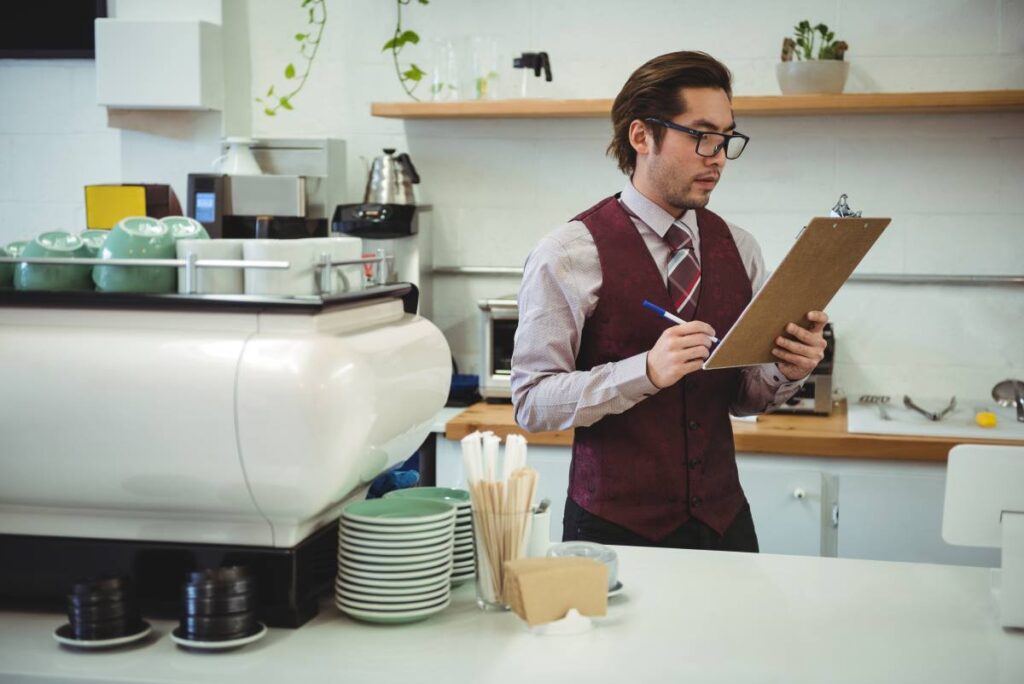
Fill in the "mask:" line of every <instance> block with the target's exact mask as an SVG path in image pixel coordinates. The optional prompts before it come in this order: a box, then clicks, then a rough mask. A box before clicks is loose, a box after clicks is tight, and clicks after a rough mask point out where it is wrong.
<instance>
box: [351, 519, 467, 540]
mask: <svg viewBox="0 0 1024 684" xmlns="http://www.w3.org/2000/svg"><path fill="white" fill-rule="evenodd" d="M450 525H451V523H448V522H447V521H442V522H441V524H440V525H438V524H431V525H430V526H429V527H427V528H426V529H424V530H417V531H413V532H408V531H406V529H405V528H402V527H397V528H396V527H386V528H381V527H373V526H369V525H359V524H358V523H352V522H351V521H346V520H342V521H341V527H340V529H339V532H338V539H352V540H358V541H389V542H399V541H419V540H423V539H427V540H429V539H433V538H435V537H446V536H448V535H449V534H451V535H452V536H453V537H455V538H461V537H459V533H458V532H454V533H452V531H451V529H452V528H451V526H450ZM399 530H400V531H399ZM470 538H472V536H470Z"/></svg>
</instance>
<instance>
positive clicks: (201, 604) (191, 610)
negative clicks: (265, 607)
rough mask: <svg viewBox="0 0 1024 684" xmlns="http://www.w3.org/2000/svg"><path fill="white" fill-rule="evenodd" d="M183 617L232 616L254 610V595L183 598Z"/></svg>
mask: <svg viewBox="0 0 1024 684" xmlns="http://www.w3.org/2000/svg"><path fill="white" fill-rule="evenodd" d="M184 606H185V615H203V616H208V615H232V614H235V613H247V612H251V611H254V610H255V609H256V595H255V594H252V593H248V594H235V595H228V596H219V597H215V598H188V597H186V598H185V601H184Z"/></svg>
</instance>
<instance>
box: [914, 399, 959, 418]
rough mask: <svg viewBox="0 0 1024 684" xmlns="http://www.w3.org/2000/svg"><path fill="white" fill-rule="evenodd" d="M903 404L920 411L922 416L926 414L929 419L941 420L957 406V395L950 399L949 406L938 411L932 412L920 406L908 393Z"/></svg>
mask: <svg viewBox="0 0 1024 684" xmlns="http://www.w3.org/2000/svg"><path fill="white" fill-rule="evenodd" d="M903 405H904V406H906V407H907V408H908V409H913V410H914V411H917V412H918V413H920V414H921V415H922V416H924V417H925V418H927V419H928V420H931V421H936V422H937V421H940V420H942V419H943V418H945V417H946V415H947V414H948V413H949V412H950V411H952V410H953V409H955V408H956V397H953V398H952V399H950V400H949V406H947V407H946V408H944V409H942V410H941V411H939V412H938V413H932V412H931V411H925V410H924V409H923V408H921V407H920V406H918V405H917V404H915V403H914V402H913V401H912V400H911V399H910V397H908V396H907V395H906V394H904V395H903Z"/></svg>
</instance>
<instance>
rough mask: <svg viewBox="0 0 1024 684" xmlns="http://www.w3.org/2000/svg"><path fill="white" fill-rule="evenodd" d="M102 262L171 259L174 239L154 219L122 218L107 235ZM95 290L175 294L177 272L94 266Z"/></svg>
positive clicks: (142, 267) (153, 268)
mask: <svg viewBox="0 0 1024 684" xmlns="http://www.w3.org/2000/svg"><path fill="white" fill-rule="evenodd" d="M99 258H101V259H174V258H176V253H175V249H174V237H173V236H172V235H171V231H170V229H169V228H168V227H167V226H165V225H164V224H162V223H160V221H158V220H157V219H154V218H149V217H147V216H133V217H131V218H126V219H122V220H121V221H120V222H118V224H117V225H116V226H114V228H112V229H111V231H110V235H108V236H107V240H106V242H104V243H103V248H102V249H101V250H100V254H99ZM92 279H93V282H95V283H96V289H97V290H100V291H102V292H146V293H162V292H174V291H176V290H177V289H178V273H177V270H176V269H175V268H173V267H167V268H163V267H160V268H157V267H153V266H97V267H96V268H94V269H93V271H92Z"/></svg>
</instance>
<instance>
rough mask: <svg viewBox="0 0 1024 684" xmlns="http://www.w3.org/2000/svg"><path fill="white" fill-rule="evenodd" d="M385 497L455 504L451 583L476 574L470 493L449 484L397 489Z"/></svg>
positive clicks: (460, 581) (470, 577)
mask: <svg viewBox="0 0 1024 684" xmlns="http://www.w3.org/2000/svg"><path fill="white" fill-rule="evenodd" d="M384 498H385V499H406V500H408V499H418V500H421V501H422V500H429V501H443V502H445V503H447V504H449V505H451V506H454V507H455V556H454V565H453V567H452V584H462V583H463V582H465V581H467V580H471V579H473V577H474V576H475V575H476V546H475V542H474V539H473V509H472V506H471V505H470V499H469V492H467V491H466V490H465V489H450V488H448V487H410V488H409V489H396V490H395V491H393V492H388V493H387V494H385V495H384Z"/></svg>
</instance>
